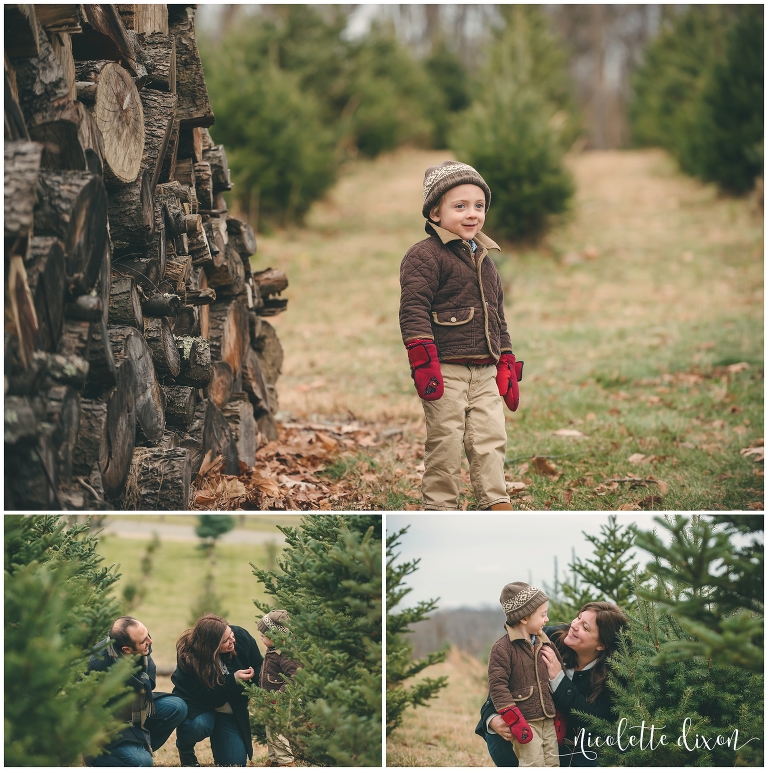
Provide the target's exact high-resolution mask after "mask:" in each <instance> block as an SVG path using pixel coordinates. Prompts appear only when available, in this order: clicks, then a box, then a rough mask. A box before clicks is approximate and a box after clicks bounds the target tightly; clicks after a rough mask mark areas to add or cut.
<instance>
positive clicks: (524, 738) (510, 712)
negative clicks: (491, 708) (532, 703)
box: [499, 707, 533, 744]
mask: <svg viewBox="0 0 768 771" xmlns="http://www.w3.org/2000/svg"><path fill="white" fill-rule="evenodd" d="M499 715H501V719H502V720H503V721H504V722H505V723H506V724H507V725H508V726H509V730H510V731H512V736H514V737H515V739H517V741H518V742H520V744H528V742H529V741H531V739H533V729H532V728H531V726H530V725H528V721H527V720H526V719H525V718H524V717H523V713H522V712H521V711H520V710H519V709H518V708H517V707H507V708H506V709H502V710H501V711H500V712H499Z"/></svg>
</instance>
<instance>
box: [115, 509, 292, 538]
mask: <svg viewBox="0 0 768 771" xmlns="http://www.w3.org/2000/svg"><path fill="white" fill-rule="evenodd" d="M197 516H198V515H197V514H122V513H121V514H120V518H121V519H130V520H132V521H133V522H144V523H155V522H157V523H163V524H166V525H186V526H187V527H196V526H197ZM231 516H234V517H235V518H236V519H235V527H236V528H238V529H239V530H256V531H259V532H265V533H266V532H270V531H274V532H276V534H277V535H278V536H280V537H282V534H281V533H279V532H277V531H275V525H286V526H288V527H297V526H298V525H299V524H300V522H301V515H299V514H258V515H254V514H233V515H231Z"/></svg>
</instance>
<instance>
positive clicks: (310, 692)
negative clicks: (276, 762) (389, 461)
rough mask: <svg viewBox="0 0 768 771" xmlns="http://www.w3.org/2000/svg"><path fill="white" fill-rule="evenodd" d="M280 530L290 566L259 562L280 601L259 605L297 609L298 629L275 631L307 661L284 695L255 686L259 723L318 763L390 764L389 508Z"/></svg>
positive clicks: (288, 649) (312, 519) (284, 647)
mask: <svg viewBox="0 0 768 771" xmlns="http://www.w3.org/2000/svg"><path fill="white" fill-rule="evenodd" d="M278 528H279V529H280V530H281V531H282V532H283V533H284V534H285V538H286V547H285V550H284V551H283V554H282V556H281V557H280V558H279V559H278V565H279V569H280V572H273V571H266V570H260V569H259V568H256V567H255V566H254V565H253V564H252V565H251V567H253V573H254V575H255V576H256V577H257V579H258V580H259V581H260V582H261V583H262V584H263V585H264V587H265V591H266V593H267V594H270V595H272V596H273V597H274V603H273V604H272V605H268V604H266V603H260V602H258V601H255V600H254V604H255V605H256V607H257V608H258V609H259V610H260V611H262V612H263V613H267V612H269V611H270V610H272V609H274V608H284V609H285V610H287V611H288V613H289V615H290V618H291V622H290V632H289V633H288V634H287V635H286V634H283V633H280V632H278V631H275V632H273V633H272V635H271V639H272V640H273V641H274V642H275V644H276V646H277V648H278V649H280V650H281V651H282V652H283V653H285V654H286V655H287V656H288V657H289V658H292V659H294V660H296V661H298V662H299V664H300V665H301V669H299V671H298V672H297V673H296V676H295V678H294V681H293V682H292V683H290V684H289V685H287V687H286V689H285V691H284V692H283V693H278V692H274V691H273V692H270V693H266V692H265V691H263V690H261V689H260V688H258V687H256V686H255V685H249V686H247V690H248V691H249V695H250V697H251V698H250V708H251V720H252V725H253V727H254V729H255V730H256V731H257V732H258V731H259V730H260V727H261V726H263V725H265V724H268V725H269V726H270V728H271V729H274V730H275V731H278V732H280V733H282V734H284V735H285V736H286V737H288V739H289V740H290V742H291V748H292V749H293V751H294V754H295V755H296V757H298V758H300V759H303V760H305V761H307V762H308V763H309V764H311V765H334V766H380V765H381V764H382V756H381V749H382V748H381V687H382V671H381V670H382V667H381V664H382V629H381V622H382V618H381V612H382V608H381V588H382V587H381V516H379V515H359V516H340V515H314V516H307V517H304V518H303V519H302V522H301V525H300V526H299V527H298V528H294V527H281V526H278ZM260 617H261V616H260V615H259V616H258V618H260ZM273 702H275V703H273Z"/></svg>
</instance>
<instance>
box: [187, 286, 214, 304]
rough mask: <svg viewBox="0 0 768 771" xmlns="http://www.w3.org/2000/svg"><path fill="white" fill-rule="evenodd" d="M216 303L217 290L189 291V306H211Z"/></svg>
mask: <svg viewBox="0 0 768 771" xmlns="http://www.w3.org/2000/svg"><path fill="white" fill-rule="evenodd" d="M214 302H216V290H215V289H187V296H186V303H187V305H198V306H200V305H210V304H211V303H214Z"/></svg>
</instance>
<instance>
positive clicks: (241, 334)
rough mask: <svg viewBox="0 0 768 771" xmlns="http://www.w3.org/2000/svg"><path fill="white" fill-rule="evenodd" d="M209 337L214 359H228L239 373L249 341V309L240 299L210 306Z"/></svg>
mask: <svg viewBox="0 0 768 771" xmlns="http://www.w3.org/2000/svg"><path fill="white" fill-rule="evenodd" d="M208 310H209V317H208V339H209V340H210V343H211V358H212V359H213V361H227V362H229V365H230V366H231V367H232V373H233V374H234V375H237V373H238V372H239V371H240V368H241V366H242V360H243V354H244V352H245V348H246V345H247V343H248V311H247V309H246V307H245V305H243V303H242V302H241V301H240V300H239V299H238V298H234V299H232V300H223V301H221V302H215V303H214V304H213V305H210V306H208Z"/></svg>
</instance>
